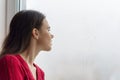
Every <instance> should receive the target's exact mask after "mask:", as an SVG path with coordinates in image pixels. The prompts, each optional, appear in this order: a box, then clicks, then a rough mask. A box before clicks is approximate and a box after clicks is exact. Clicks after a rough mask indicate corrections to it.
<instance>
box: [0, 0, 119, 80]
mask: <svg viewBox="0 0 120 80" xmlns="http://www.w3.org/2000/svg"><path fill="white" fill-rule="evenodd" d="M23 9H33V10H38V11H40V12H42V13H44V14H45V15H46V18H47V20H48V22H49V25H50V26H51V33H52V34H53V35H54V39H53V43H52V50H51V51H50V52H40V53H39V55H38V56H37V58H36V60H35V63H37V64H38V65H39V66H40V67H41V68H42V69H43V70H44V72H45V78H46V80H120V49H119V48H120V1H119V0H11V1H10V0H0V10H1V13H0V36H1V37H0V44H1V43H2V41H3V38H4V37H5V35H6V34H7V32H8V28H9V21H10V20H11V17H12V16H13V15H14V14H15V13H16V12H18V11H20V10H23Z"/></svg>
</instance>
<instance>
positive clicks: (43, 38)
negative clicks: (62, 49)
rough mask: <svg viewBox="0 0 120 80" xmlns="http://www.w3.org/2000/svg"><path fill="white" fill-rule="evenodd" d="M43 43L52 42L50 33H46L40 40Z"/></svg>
mask: <svg viewBox="0 0 120 80" xmlns="http://www.w3.org/2000/svg"><path fill="white" fill-rule="evenodd" d="M40 42H41V44H43V45H47V44H49V43H50V42H51V37H50V34H49V33H44V34H43V35H42V37H41V40H40Z"/></svg>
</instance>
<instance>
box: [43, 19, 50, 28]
mask: <svg viewBox="0 0 120 80" xmlns="http://www.w3.org/2000/svg"><path fill="white" fill-rule="evenodd" d="M42 25H43V27H49V24H48V21H47V20H46V19H43V22H42Z"/></svg>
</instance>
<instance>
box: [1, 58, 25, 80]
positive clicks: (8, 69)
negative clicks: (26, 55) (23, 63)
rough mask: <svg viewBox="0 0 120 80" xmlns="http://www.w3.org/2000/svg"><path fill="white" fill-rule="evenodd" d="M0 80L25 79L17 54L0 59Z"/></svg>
mask: <svg viewBox="0 0 120 80" xmlns="http://www.w3.org/2000/svg"><path fill="white" fill-rule="evenodd" d="M0 80H23V79H22V74H21V70H20V64H19V62H18V60H17V59H16V57H15V56H4V57H3V58H1V59H0Z"/></svg>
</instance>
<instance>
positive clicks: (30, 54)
mask: <svg viewBox="0 0 120 80" xmlns="http://www.w3.org/2000/svg"><path fill="white" fill-rule="evenodd" d="M38 53H39V50H38V49H37V47H36V43H35V42H32V43H31V44H30V46H29V47H28V48H27V49H26V50H25V51H24V52H22V53H20V55H21V57H22V58H23V59H24V60H25V61H26V62H27V64H28V65H30V66H33V63H34V60H35V58H36V56H37V55H38Z"/></svg>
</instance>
